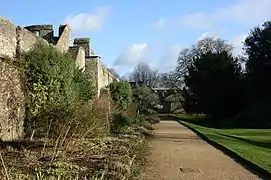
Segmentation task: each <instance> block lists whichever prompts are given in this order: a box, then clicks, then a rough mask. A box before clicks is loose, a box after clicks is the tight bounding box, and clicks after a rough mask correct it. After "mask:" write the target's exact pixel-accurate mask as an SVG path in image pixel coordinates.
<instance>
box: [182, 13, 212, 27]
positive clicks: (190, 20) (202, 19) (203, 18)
mask: <svg viewBox="0 0 271 180" xmlns="http://www.w3.org/2000/svg"><path fill="white" fill-rule="evenodd" d="M181 23H182V24H183V25H185V26H187V27H192V28H209V27H210V26H211V25H212V23H213V19H212V18H210V17H209V14H206V13H202V12H199V13H195V14H190V15H188V16H185V17H184V18H182V19H181Z"/></svg>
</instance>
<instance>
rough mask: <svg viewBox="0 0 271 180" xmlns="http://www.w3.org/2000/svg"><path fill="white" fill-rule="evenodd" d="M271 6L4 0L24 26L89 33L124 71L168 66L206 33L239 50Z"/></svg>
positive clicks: (246, 0) (245, 0)
mask: <svg viewBox="0 0 271 180" xmlns="http://www.w3.org/2000/svg"><path fill="white" fill-rule="evenodd" d="M259 2H260V3H259ZM270 8H271V1H270V0H260V1H259V0H258V1H257V0H219V1H218V0H167V1H165V0H160V1H157V0H144V1H143V0H107V1H106V0H96V1H95V0H91V1H90V0H76V1H68V0H65V1H63V0H58V1H55V0H54V1H53V0H47V1H38V0H24V1H19V0H12V1H11V0H1V5H0V12H1V16H4V17H6V18H8V19H10V20H11V21H13V22H15V23H16V24H18V25H22V26H25V25H30V24H54V25H55V28H57V27H58V25H60V24H64V23H68V24H69V25H70V26H71V28H72V31H73V37H90V38H91V40H92V47H93V49H94V51H95V52H96V53H97V54H99V55H101V56H102V59H103V62H104V64H106V65H107V66H109V67H114V68H115V69H116V70H117V71H118V72H119V73H120V74H125V73H127V72H129V71H131V69H133V67H134V66H135V65H136V64H137V63H138V62H141V61H145V62H147V63H149V64H150V66H152V67H154V68H157V69H159V70H160V71H163V72H165V71H169V70H170V69H172V68H173V67H174V66H175V63H176V57H177V54H178V52H179V51H180V50H181V49H182V48H185V47H189V46H190V45H191V44H193V43H195V42H196V41H197V40H198V39H200V38H202V37H205V36H214V37H221V38H223V39H226V40H228V42H229V43H232V44H233V45H234V46H235V47H236V52H237V53H240V52H241V46H242V41H243V39H244V38H245V37H246V35H247V33H248V32H249V30H250V29H251V28H252V27H254V26H257V25H260V24H262V23H263V22H264V21H266V20H271V13H270Z"/></svg>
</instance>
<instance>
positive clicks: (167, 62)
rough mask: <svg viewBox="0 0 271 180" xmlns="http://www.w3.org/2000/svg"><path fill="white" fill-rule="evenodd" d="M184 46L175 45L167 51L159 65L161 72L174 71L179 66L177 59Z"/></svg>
mask: <svg viewBox="0 0 271 180" xmlns="http://www.w3.org/2000/svg"><path fill="white" fill-rule="evenodd" d="M182 48H183V46H182V45H181V44H175V45H173V46H171V47H169V48H168V49H167V51H166V52H165V53H164V55H163V56H162V58H161V60H160V62H157V63H158V65H157V66H158V69H159V71H160V72H169V71H171V70H174V69H175V67H176V65H177V59H178V56H179V53H180V51H181V50H182Z"/></svg>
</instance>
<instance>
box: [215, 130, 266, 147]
mask: <svg viewBox="0 0 271 180" xmlns="http://www.w3.org/2000/svg"><path fill="white" fill-rule="evenodd" d="M218 134H219V135H221V136H224V137H228V138H231V139H236V140H239V141H243V142H245V143H249V144H252V145H255V146H258V147H262V148H266V149H271V142H260V141H254V140H250V139H246V138H242V137H237V136H233V135H228V134H221V133H218Z"/></svg>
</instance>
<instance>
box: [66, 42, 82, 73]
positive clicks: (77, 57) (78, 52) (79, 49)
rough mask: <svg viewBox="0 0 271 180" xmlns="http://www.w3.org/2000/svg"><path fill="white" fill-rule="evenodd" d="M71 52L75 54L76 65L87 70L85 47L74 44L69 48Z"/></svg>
mask: <svg viewBox="0 0 271 180" xmlns="http://www.w3.org/2000/svg"><path fill="white" fill-rule="evenodd" d="M69 52H70V53H71V54H72V55H73V56H74V58H75V65H76V67H78V68H79V69H83V71H85V66H86V63H85V62H86V61H85V60H86V59H85V56H86V55H85V49H84V48H82V47H80V46H79V47H77V46H73V47H70V48H69Z"/></svg>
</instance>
